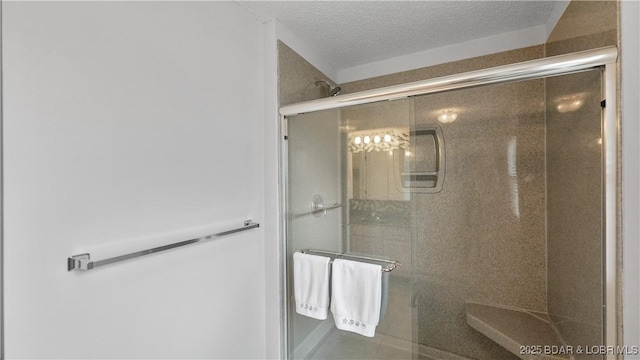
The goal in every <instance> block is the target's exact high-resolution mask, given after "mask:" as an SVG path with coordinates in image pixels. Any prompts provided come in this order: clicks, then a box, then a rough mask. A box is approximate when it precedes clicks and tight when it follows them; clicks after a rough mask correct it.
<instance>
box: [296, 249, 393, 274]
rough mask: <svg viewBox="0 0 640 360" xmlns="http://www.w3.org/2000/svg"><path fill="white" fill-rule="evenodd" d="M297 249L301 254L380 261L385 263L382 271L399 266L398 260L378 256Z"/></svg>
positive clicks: (389, 270)
mask: <svg viewBox="0 0 640 360" xmlns="http://www.w3.org/2000/svg"><path fill="white" fill-rule="evenodd" d="M298 251H299V252H301V253H303V254H309V255H327V256H333V257H335V258H346V259H353V260H366V261H365V262H367V261H376V262H381V263H384V264H385V265H387V267H384V266H383V267H382V271H383V272H392V271H393V270H394V269H395V268H397V267H398V266H400V262H398V261H396V260H387V259H378V258H374V257H369V256H361V255H350V254H343V253H337V252H333V251H324V250H314V249H304V250H298ZM331 261H333V260H331Z"/></svg>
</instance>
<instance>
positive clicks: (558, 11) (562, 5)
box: [544, 0, 571, 40]
mask: <svg viewBox="0 0 640 360" xmlns="http://www.w3.org/2000/svg"><path fill="white" fill-rule="evenodd" d="M570 2H571V1H570V0H558V1H556V3H555V5H554V7H553V10H552V11H551V14H550V15H549V17H548V18H547V22H546V23H545V25H544V26H545V29H546V32H547V37H546V39H547V40H548V39H549V36H551V33H552V32H553V29H555V28H556V25H557V24H558V21H560V18H561V17H562V14H564V11H565V10H566V9H567V6H569V3H570Z"/></svg>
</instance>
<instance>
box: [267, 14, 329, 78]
mask: <svg viewBox="0 0 640 360" xmlns="http://www.w3.org/2000/svg"><path fill="white" fill-rule="evenodd" d="M273 21H274V23H275V30H276V37H277V38H278V40H280V41H282V42H283V43H285V44H286V45H287V46H289V47H290V48H291V49H293V50H294V51H295V52H296V53H298V54H299V55H300V56H302V57H303V58H304V59H305V60H307V61H308V62H309V63H310V64H311V65H313V66H315V67H316V68H317V69H318V70H320V71H321V72H322V73H324V74H325V75H326V76H327V77H329V80H331V81H333V82H335V83H337V80H338V70H337V69H336V68H335V67H334V66H333V65H331V64H330V63H329V62H328V61H326V60H325V59H324V58H323V57H322V55H320V54H318V53H317V52H316V51H315V50H314V49H312V48H311V47H310V46H309V45H307V44H306V43H305V42H304V41H303V40H302V39H300V38H299V37H298V36H297V35H296V34H294V33H293V32H292V31H291V30H289V28H287V27H286V26H284V25H283V24H282V23H280V22H279V21H277V20H273Z"/></svg>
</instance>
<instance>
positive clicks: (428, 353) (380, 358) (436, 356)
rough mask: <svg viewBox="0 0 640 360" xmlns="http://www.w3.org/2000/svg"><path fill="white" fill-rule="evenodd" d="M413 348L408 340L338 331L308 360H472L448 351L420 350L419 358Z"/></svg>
mask: <svg viewBox="0 0 640 360" xmlns="http://www.w3.org/2000/svg"><path fill="white" fill-rule="evenodd" d="M412 347H413V346H412V344H411V342H409V341H406V340H404V339H399V338H396V337H394V336H389V335H385V334H376V336H375V337H374V338H366V337H363V336H360V335H357V334H353V333H349V332H344V331H339V330H334V331H333V332H332V333H331V334H330V335H329V336H327V338H326V339H325V341H324V342H323V343H322V345H321V346H320V347H319V348H318V349H317V350H316V351H315V352H313V353H312V354H311V355H310V356H309V357H308V358H307V359H312V360H323V359H326V360H365V359H366V360H412V359H416V360H471V359H469V358H466V357H463V356H460V355H457V354H453V353H449V352H446V351H442V350H438V349H434V348H430V347H426V346H424V345H419V346H417V348H418V354H417V355H416V356H415V357H414V356H413V354H412Z"/></svg>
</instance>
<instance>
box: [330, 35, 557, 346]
mask: <svg viewBox="0 0 640 360" xmlns="http://www.w3.org/2000/svg"><path fill="white" fill-rule="evenodd" d="M542 56H543V47H542V46H534V47H529V48H525V49H520V50H515V51H509V52H506V53H503V54H497V55H490V56H485V57H481V58H475V59H469V60H463V61H458V62H455V63H450V64H444V65H439V66H434V67H430V68H424V69H418V70H413V71H408V72H405V73H400V74H392V75H387V76H382V77H378V78H373V79H367V80H362V81H358V82H353V83H347V84H342V85H341V86H342V88H343V91H346V92H352V91H361V90H367V89H371V88H377V87H381V86H389V85H395V84H399V83H404V82H410V81H417V80H421V79H426V78H432V77H437V76H443V75H447V74H454V73H460V72H465V71H471V70H476V69H481V68H486V67H491V66H499V65H503V64H508V63H512V62H519V61H526V60H531V59H534V58H539V57H542ZM413 101H414V102H413V104H412V105H413V113H414V117H415V125H416V126H420V125H438V126H440V127H441V129H442V132H443V136H444V144H445V152H446V171H445V178H444V186H443V189H442V191H441V192H440V193H435V194H411V197H410V199H411V200H410V205H409V207H410V208H408V209H407V210H410V211H407V214H406V218H405V221H404V223H405V225H404V228H402V230H400V229H399V228H398V226H400V225H399V224H393V223H390V224H382V225H377V227H376V225H374V224H370V225H368V226H370V227H371V229H369V230H363V229H362V227H363V226H367V225H361V224H358V225H352V227H351V244H352V246H353V249H361V250H362V251H372V252H374V253H385V252H389V251H392V249H396V248H397V249H400V247H402V246H404V247H405V248H406V249H405V248H402V250H403V251H398V252H397V254H394V255H395V256H396V257H404V258H405V259H404V260H405V263H409V264H412V266H413V268H412V269H407V268H406V267H405V268H403V269H402V274H401V273H400V272H399V273H398V274H397V275H404V274H407V275H410V274H411V272H413V275H414V276H415V280H416V281H415V282H414V285H413V286H414V288H413V289H412V291H413V293H414V297H415V299H413V302H414V306H415V308H414V309H413V311H414V313H415V314H416V315H417V322H416V324H414V328H415V329H414V332H415V334H416V335H417V337H416V340H418V341H419V342H420V343H421V344H423V345H426V346H428V347H432V348H437V349H441V350H445V351H449V352H453V353H456V354H460V355H464V356H468V357H472V358H493V359H498V358H499V359H512V358H515V357H514V356H513V355H512V354H510V353H508V352H507V351H505V350H504V349H503V348H502V347H500V346H499V345H497V344H496V343H494V342H492V341H491V340H489V339H488V338H486V337H485V336H484V335H481V334H480V333H478V332H477V331H475V330H473V329H472V328H470V327H469V326H468V325H467V323H466V316H465V306H464V304H465V302H466V301H478V302H484V303H487V302H488V303H497V304H503V305H508V306H515V307H520V308H526V309H531V310H537V311H546V261H545V200H544V199H545V172H544V162H545V156H544V141H545V138H544V134H545V132H544V129H545V125H544V106H543V104H544V81H543V80H536V81H528V82H524V83H514V84H505V85H496V86H489V87H482V88H477V89H467V90H462V91H453V92H447V93H441V94H433V95H429V96H423V97H416V98H414V100H413ZM386 106H387V107H390V105H386ZM450 108H454V109H456V112H457V113H458V119H457V120H456V121H454V122H452V123H449V124H441V123H439V122H438V121H437V119H436V117H437V115H438V113H439V112H440V111H442V110H443V109H450ZM356 111H357V110H349V115H350V117H349V118H358V116H357V115H356V114H354V112H356ZM378 112H379V113H382V114H386V113H385V112H384V111H378ZM363 117H364V116H363ZM371 121H375V120H371ZM510 149H511V150H510ZM511 165H512V166H513V169H512V171H511V173H510V172H509V171H510V170H509V167H510V166H511ZM381 214H382V215H380V217H381V218H382V219H385V218H386V217H385V213H384V212H381ZM389 217H390V216H389ZM412 224H413V226H415V230H416V234H415V239H414V240H415V242H414V247H413V248H411V247H410V244H406V245H405V244H404V243H403V242H401V241H398V240H395V241H394V239H396V238H398V236H395V237H393V236H391V234H388V235H389V236H385V235H383V234H386V233H389V232H394V231H395V232H396V233H397V234H403V233H405V232H406V231H408V230H409V229H410V227H411V226H412ZM377 228H379V229H378V230H374V229H377ZM365 233H368V235H367V236H364V234H365ZM403 252H404V255H403V254H402V253H403ZM409 254H411V256H412V259H411V261H409V262H407V259H406V257H407V256H409Z"/></svg>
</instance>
